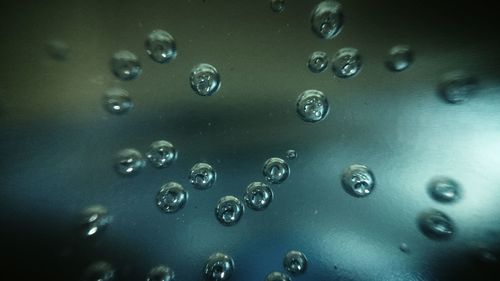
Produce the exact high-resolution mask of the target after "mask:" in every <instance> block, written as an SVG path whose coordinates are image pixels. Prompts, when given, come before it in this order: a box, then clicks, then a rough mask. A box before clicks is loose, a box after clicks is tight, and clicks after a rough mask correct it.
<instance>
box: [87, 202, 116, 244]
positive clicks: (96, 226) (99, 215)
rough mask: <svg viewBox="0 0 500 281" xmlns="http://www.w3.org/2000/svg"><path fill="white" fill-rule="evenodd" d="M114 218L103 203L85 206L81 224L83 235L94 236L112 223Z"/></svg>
mask: <svg viewBox="0 0 500 281" xmlns="http://www.w3.org/2000/svg"><path fill="white" fill-rule="evenodd" d="M112 220H113V218H112V217H111V216H110V215H109V214H108V210H107V209H106V208H105V207H103V206H101V205H94V206H89V207H87V208H85V209H84V210H83V211H82V213H81V226H82V229H83V235H84V236H86V237H94V236H96V235H97V234H98V233H101V232H102V231H104V229H105V228H106V227H107V226H108V225H109V224H110V223H111V221H112Z"/></svg>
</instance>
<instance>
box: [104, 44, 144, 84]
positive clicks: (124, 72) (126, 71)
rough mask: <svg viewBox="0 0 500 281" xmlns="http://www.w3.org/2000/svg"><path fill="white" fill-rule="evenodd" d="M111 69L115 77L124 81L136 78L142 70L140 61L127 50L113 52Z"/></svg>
mask: <svg viewBox="0 0 500 281" xmlns="http://www.w3.org/2000/svg"><path fill="white" fill-rule="evenodd" d="M111 70H112V72H113V74H114V75H115V76H116V77H118V78H119V79H121V80H124V81H127V80H133V79H136V78H137V77H139V75H140V74H141V72H142V68H141V63H140V62H139V59H138V58H137V56H136V55H135V54H134V53H132V52H130V51H127V50H121V51H118V52H116V53H114V54H113V56H112V58H111Z"/></svg>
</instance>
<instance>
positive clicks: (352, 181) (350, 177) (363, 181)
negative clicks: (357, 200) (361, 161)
mask: <svg viewBox="0 0 500 281" xmlns="http://www.w3.org/2000/svg"><path fill="white" fill-rule="evenodd" d="M342 186H343V187H344V189H345V191H347V193H349V194H351V195H353V196H356V197H365V196H368V195H370V194H371V193H372V192H373V189H374V188H375V176H374V175H373V173H372V171H371V170H370V169H368V167H366V166H363V165H358V164H353V165H351V166H349V167H347V169H346V170H345V171H344V173H343V174H342Z"/></svg>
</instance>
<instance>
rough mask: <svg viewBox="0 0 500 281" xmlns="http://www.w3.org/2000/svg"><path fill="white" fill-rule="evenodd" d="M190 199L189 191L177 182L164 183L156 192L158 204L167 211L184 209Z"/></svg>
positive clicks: (172, 211)
mask: <svg viewBox="0 0 500 281" xmlns="http://www.w3.org/2000/svg"><path fill="white" fill-rule="evenodd" d="M187 200H188V193H187V191H185V190H184V188H183V187H182V185H180V184H178V183H176V182H169V183H166V184H164V185H163V186H162V187H161V188H160V191H158V194H156V206H158V208H160V210H162V211H163V212H165V213H174V212H177V211H178V210H180V209H182V207H184V205H185V204H186V201H187Z"/></svg>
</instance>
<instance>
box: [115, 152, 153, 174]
mask: <svg viewBox="0 0 500 281" xmlns="http://www.w3.org/2000/svg"><path fill="white" fill-rule="evenodd" d="M145 165H146V161H144V158H143V157H142V154H141V153H140V152H139V151H137V150H135V149H133V148H127V149H123V150H120V151H119V152H118V153H117V155H116V164H115V168H116V170H117V171H118V173H120V174H122V175H133V174H135V173H137V172H138V171H139V170H140V169H142V168H143V167H144V166H145Z"/></svg>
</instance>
